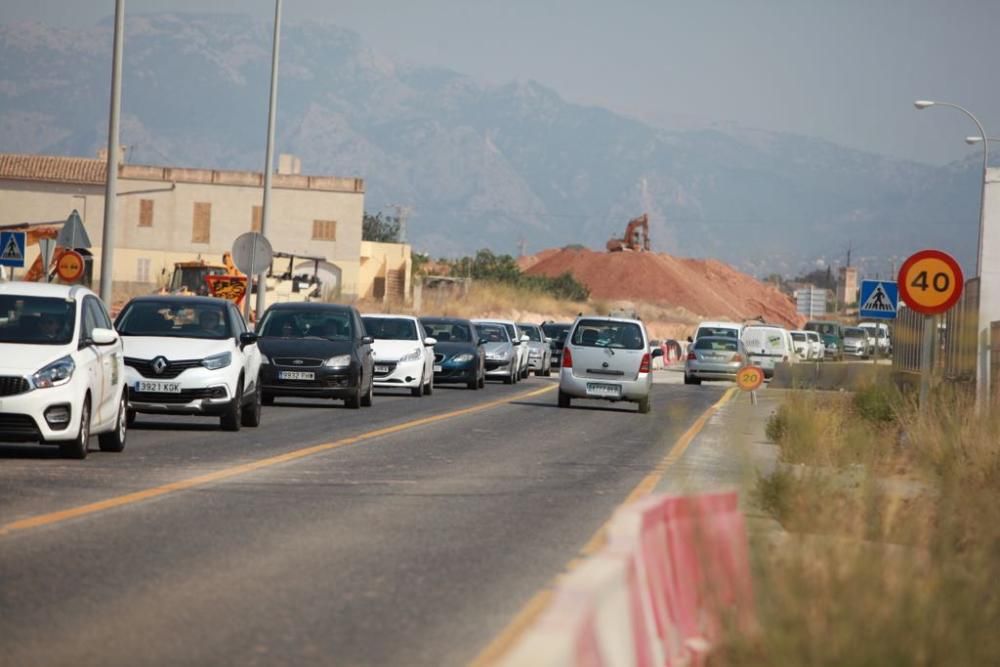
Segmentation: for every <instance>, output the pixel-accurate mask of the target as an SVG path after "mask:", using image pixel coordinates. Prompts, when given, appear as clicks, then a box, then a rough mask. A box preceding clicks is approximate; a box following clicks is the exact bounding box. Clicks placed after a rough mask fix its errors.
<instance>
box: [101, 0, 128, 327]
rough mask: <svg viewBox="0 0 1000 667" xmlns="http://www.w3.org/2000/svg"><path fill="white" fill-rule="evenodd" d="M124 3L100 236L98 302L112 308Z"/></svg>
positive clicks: (120, 4)
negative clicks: (102, 225)
mask: <svg viewBox="0 0 1000 667" xmlns="http://www.w3.org/2000/svg"><path fill="white" fill-rule="evenodd" d="M124 41H125V0H116V2H115V37H114V49H113V52H112V57H111V110H110V113H109V114H108V160H107V175H106V176H105V182H104V227H103V229H102V232H101V300H102V301H104V303H105V304H106V305H107V307H108V308H111V301H112V296H113V293H112V289H111V288H112V282H113V280H114V258H115V203H116V202H117V200H118V151H119V148H118V133H119V126H120V121H119V118H120V115H121V108H122V50H123V49H124Z"/></svg>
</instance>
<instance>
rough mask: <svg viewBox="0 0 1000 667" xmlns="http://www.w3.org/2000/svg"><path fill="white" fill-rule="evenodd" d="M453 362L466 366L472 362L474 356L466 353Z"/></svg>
mask: <svg viewBox="0 0 1000 667" xmlns="http://www.w3.org/2000/svg"><path fill="white" fill-rule="evenodd" d="M452 361H453V362H455V363H456V364H466V363H468V362H470V361H472V355H471V354H469V353H468V352H466V353H465V354H460V355H458V356H457V357H455V358H453V359H452Z"/></svg>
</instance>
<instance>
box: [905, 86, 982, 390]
mask: <svg viewBox="0 0 1000 667" xmlns="http://www.w3.org/2000/svg"><path fill="white" fill-rule="evenodd" d="M913 106H915V107H916V108H917V110H919V111H923V110H924V109H929V108H930V107H934V106H939V107H950V108H952V109H957V110H958V111H961V112H962V113H964V114H965V115H966V116H968V117H969V118H970V119H971V120H972V122H973V123H975V124H976V127H977V128H978V129H979V136H978V137H966V138H965V141H966V143H967V144H969V145H970V146H971V145H975V144H977V143H980V142H982V144H983V174H982V178H981V179H980V189H979V242H978V244H977V245H976V277H977V278H978V279H979V295H978V297H979V308H978V313H977V314H978V324H977V325H976V408H977V409H979V410H982V409H983V407H984V406H986V405H988V404H989V400H990V363H989V355H990V349H989V337H990V321H989V320H990V312H991V310H992V307H991V305H990V304H991V301H992V299H993V297H992V295H991V294H990V293H989V286H988V285H987V284H986V283H987V282H988V281H987V280H985V279H984V278H983V268H984V267H983V236H984V233H985V229H986V177H987V170H988V169H989V164H990V140H991V139H990V136H989V135H988V134H986V129H985V128H984V127H983V124H982V123H980V122H979V119H978V118H976V117H975V116H974V115H973V114H972V112H971V111H969V110H968V109H966V108H965V107H963V106H959V105H958V104H953V103H951V102H937V101H933V100H917V101H915V102H914V103H913Z"/></svg>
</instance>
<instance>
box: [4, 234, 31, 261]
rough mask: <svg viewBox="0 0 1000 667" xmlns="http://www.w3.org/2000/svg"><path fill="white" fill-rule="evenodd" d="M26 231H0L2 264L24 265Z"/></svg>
mask: <svg viewBox="0 0 1000 667" xmlns="http://www.w3.org/2000/svg"><path fill="white" fill-rule="evenodd" d="M25 236H26V235H25V233H24V232H0V266H13V267H17V268H21V267H23V266H24V246H25V241H26V238H25Z"/></svg>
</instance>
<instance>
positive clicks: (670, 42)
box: [0, 0, 1000, 163]
mask: <svg viewBox="0 0 1000 667" xmlns="http://www.w3.org/2000/svg"><path fill="white" fill-rule="evenodd" d="M0 2H2V4H0V20H2V22H9V21H11V20H20V19H37V20H41V21H44V22H49V23H58V24H63V25H67V24H70V25H71V24H74V23H82V24H90V23H93V22H95V21H97V20H98V19H100V18H101V17H104V16H108V15H110V14H112V13H113V12H114V4H115V3H114V1H113V0H0ZM126 7H127V10H128V11H129V12H134V13H140V12H160V11H173V10H183V11H200V12H204V11H213V12H238V13H244V14H249V15H252V16H255V17H258V18H260V19H262V20H268V21H269V20H270V18H271V16H272V14H273V11H274V2H273V0H217V1H214V2H212V1H209V0H126ZM284 13H285V20H287V21H296V22H299V21H304V20H309V19H314V18H319V19H322V20H327V21H332V22H335V23H338V24H340V25H343V26H346V27H350V28H354V29H356V30H357V31H358V32H360V33H361V35H362V36H363V38H364V39H365V40H366V41H367V43H368V44H369V45H371V46H372V47H374V48H375V49H377V50H379V51H382V52H384V53H386V54H388V55H391V56H393V57H396V58H399V59H402V60H405V61H408V62H413V63H420V64H432V65H442V66H446V67H450V68H452V69H455V70H458V71H461V72H464V73H467V74H471V75H472V76H474V77H476V78H478V79H480V80H482V81H484V82H492V83H503V82H506V81H509V80H513V79H518V80H528V79H534V80H537V81H539V82H541V83H543V84H546V85H548V86H551V87H553V88H555V89H556V90H557V91H559V93H561V94H562V95H563V96H564V97H566V98H567V99H569V100H572V101H576V102H582V103H591V104H597V105H601V106H607V107H611V108H613V109H616V110H619V111H624V112H628V113H631V114H634V115H637V116H640V117H643V118H645V119H647V120H655V121H659V122H661V123H667V124H671V125H674V126H676V125H682V126H689V125H706V124H710V123H715V122H723V123H726V122H731V123H736V124H738V125H742V126H746V127H755V128H764V129H770V130H779V131H791V132H795V133H798V134H804V135H810V136H818V137H822V138H826V139H830V140H832V141H835V142H837V143H840V144H843V145H847V146H852V147H856V148H862V149H866V150H871V151H873V152H878V153H885V154H888V155H893V156H898V157H906V158H912V159H916V160H922V161H927V162H935V163H941V162H948V161H951V160H955V159H960V158H962V157H965V156H967V155H970V154H975V152H976V150H977V149H972V148H969V147H967V146H966V145H965V144H964V143H963V141H962V138H963V137H965V136H966V135H969V134H975V128H974V126H973V125H972V124H971V121H968V120H967V119H965V118H964V116H962V115H961V114H959V113H958V112H956V111H954V110H948V109H932V110H927V111H923V112H918V111H915V110H914V109H913V106H912V101H913V100H914V99H917V98H930V99H940V100H947V101H952V102H956V103H958V104H962V105H964V106H966V107H968V108H969V109H971V110H972V111H973V113H976V114H978V115H979V116H980V120H982V121H983V122H984V124H985V125H986V128H987V131H988V132H990V133H991V134H994V135H998V136H1000V77H998V76H997V72H996V65H997V64H998V63H1000V0H982V1H975V0H949V1H945V0H939V1H936V2H935V1H932V0H894V1H893V2H885V1H879V0H824V1H820V0H767V1H765V0H759V1H754V0H718V1H713V0H689V1H687V2H682V1H678V0H659V1H657V0H618V1H617V2H609V1H607V0H603V1H598V0H489V1H486V0H284Z"/></svg>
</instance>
